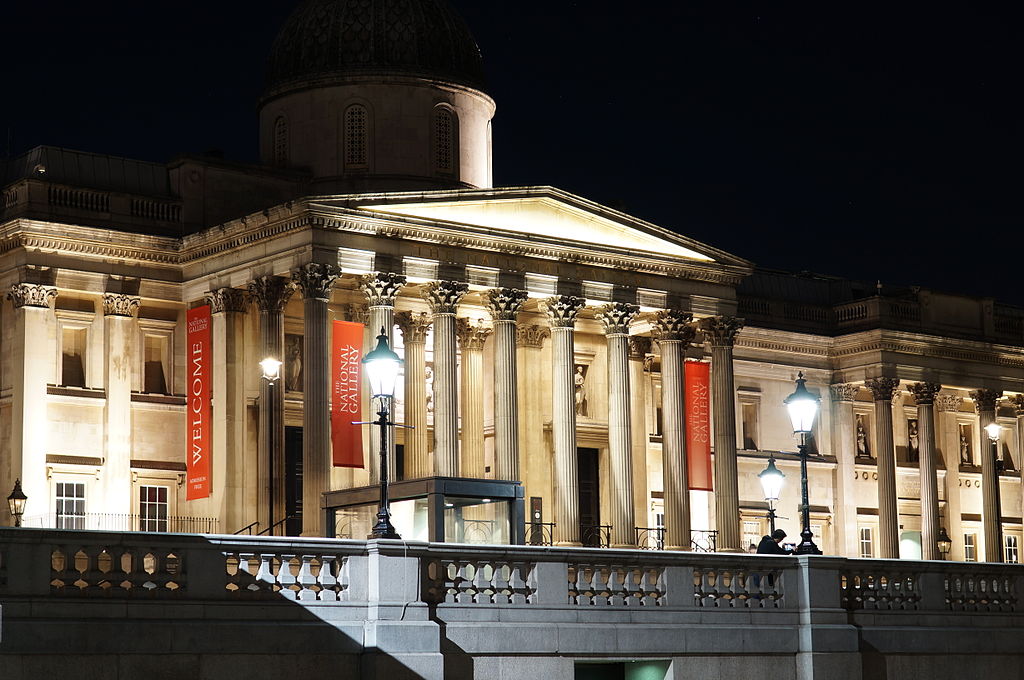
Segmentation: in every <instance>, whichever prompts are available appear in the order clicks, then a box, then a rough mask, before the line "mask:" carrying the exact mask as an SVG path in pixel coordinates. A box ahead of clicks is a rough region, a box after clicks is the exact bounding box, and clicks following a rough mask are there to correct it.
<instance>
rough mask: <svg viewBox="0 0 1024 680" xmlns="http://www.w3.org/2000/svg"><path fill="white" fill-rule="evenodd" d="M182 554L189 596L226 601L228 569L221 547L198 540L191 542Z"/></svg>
mask: <svg viewBox="0 0 1024 680" xmlns="http://www.w3.org/2000/svg"><path fill="white" fill-rule="evenodd" d="M182 552H183V553H184V554H183V555H182V556H181V557H182V570H183V574H184V577H185V583H186V584H187V585H186V588H187V590H188V593H189V596H190V597H195V598H202V599H209V600H222V599H224V597H225V596H226V592H227V591H226V588H227V567H226V557H225V556H224V550H223V549H222V548H221V546H219V545H217V544H211V543H209V542H207V541H206V540H205V539H198V540H195V541H192V542H190V544H189V545H188V547H187V548H185V549H184V550H183V551H182Z"/></svg>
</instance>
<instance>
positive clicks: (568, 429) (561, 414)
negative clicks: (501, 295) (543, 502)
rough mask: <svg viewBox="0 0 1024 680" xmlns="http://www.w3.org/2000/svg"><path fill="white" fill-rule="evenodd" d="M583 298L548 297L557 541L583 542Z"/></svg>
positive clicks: (564, 542) (545, 307)
mask: <svg viewBox="0 0 1024 680" xmlns="http://www.w3.org/2000/svg"><path fill="white" fill-rule="evenodd" d="M584 304H585V303H584V301H583V298H578V297H573V296H571V295H558V296H556V297H551V298H548V299H547V300H545V302H544V310H545V311H546V312H547V315H548V319H549V320H550V322H551V391H552V409H551V416H552V417H551V433H552V435H553V437H554V445H555V489H554V491H555V522H556V525H555V532H554V533H555V537H554V538H555V541H554V542H555V545H567V546H572V545H580V508H579V469H578V467H577V465H578V460H577V457H576V399H575V385H574V383H573V360H574V355H575V352H574V349H573V332H574V329H575V327H576V315H577V314H579V311H580V310H581V309H583V306H584Z"/></svg>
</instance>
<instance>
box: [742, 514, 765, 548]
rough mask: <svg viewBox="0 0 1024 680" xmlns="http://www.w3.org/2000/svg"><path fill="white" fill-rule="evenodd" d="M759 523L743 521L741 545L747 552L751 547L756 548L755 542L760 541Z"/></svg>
mask: <svg viewBox="0 0 1024 680" xmlns="http://www.w3.org/2000/svg"><path fill="white" fill-rule="evenodd" d="M761 535H762V534H761V523H760V522H752V521H748V520H744V521H743V547H744V548H745V549H746V550H747V551H748V552H753V551H752V550H750V549H751V548H753V549H754V550H757V544H758V543H760V542H761Z"/></svg>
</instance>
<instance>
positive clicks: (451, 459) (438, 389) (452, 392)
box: [423, 281, 469, 477]
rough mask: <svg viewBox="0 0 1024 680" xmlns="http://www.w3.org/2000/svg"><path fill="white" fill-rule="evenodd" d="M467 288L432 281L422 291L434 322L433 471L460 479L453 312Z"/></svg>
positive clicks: (453, 282) (461, 285) (446, 282)
mask: <svg viewBox="0 0 1024 680" xmlns="http://www.w3.org/2000/svg"><path fill="white" fill-rule="evenodd" d="M468 290H469V285H468V284H465V283H461V282H458V281H434V282H431V283H428V284H427V285H426V286H425V287H424V289H423V298H424V299H425V300H426V301H427V304H428V305H430V312H431V314H433V321H434V465H435V468H434V471H435V474H437V475H440V476H442V477H458V476H459V474H460V473H459V395H458V384H457V382H456V364H457V358H456V338H455V313H456V311H457V310H458V307H459V302H460V301H461V300H462V296H463V295H465V294H466V291H468Z"/></svg>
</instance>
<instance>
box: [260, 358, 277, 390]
mask: <svg viewBox="0 0 1024 680" xmlns="http://www.w3.org/2000/svg"><path fill="white" fill-rule="evenodd" d="M260 368H261V369H262V370H263V379H264V380H266V381H267V384H268V385H273V384H274V383H276V382H277V381H278V379H279V378H280V377H281V362H280V361H279V360H277V359H275V358H273V357H267V358H266V359H264V360H263V361H261V362H260Z"/></svg>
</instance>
